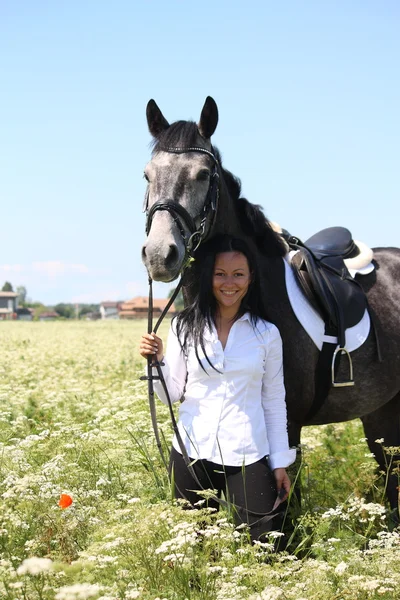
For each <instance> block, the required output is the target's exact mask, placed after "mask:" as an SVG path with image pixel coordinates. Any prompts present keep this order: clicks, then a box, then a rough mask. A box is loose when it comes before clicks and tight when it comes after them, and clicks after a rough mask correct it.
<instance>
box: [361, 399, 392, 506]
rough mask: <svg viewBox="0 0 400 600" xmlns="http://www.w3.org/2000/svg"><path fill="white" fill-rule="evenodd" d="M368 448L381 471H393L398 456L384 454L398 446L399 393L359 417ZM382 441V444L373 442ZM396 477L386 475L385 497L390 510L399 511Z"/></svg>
mask: <svg viewBox="0 0 400 600" xmlns="http://www.w3.org/2000/svg"><path fill="white" fill-rule="evenodd" d="M361 421H362V423H363V426H364V431H365V436H366V438H367V441H368V447H369V449H370V451H371V452H373V454H374V456H375V460H376V461H377V463H378V465H379V467H380V468H381V470H382V471H385V472H387V471H388V469H390V468H391V469H393V468H394V467H395V466H396V462H395V461H398V460H400V454H398V453H397V454H395V455H394V456H391V455H388V454H386V453H385V447H389V446H395V447H397V448H398V447H399V446H400V392H399V393H398V394H396V396H395V397H394V398H393V399H392V400H391V401H390V402H388V404H385V405H384V406H381V408H378V410H375V411H374V412H372V413H369V414H368V415H365V416H364V417H361ZM381 439H383V443H378V442H376V441H375V440H381ZM398 485H399V480H398V475H394V474H388V478H387V487H386V495H387V498H388V500H389V503H390V506H391V508H392V509H397V511H398V510H399V492H398V489H397V488H398Z"/></svg>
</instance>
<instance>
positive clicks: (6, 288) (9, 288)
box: [1, 281, 14, 292]
mask: <svg viewBox="0 0 400 600" xmlns="http://www.w3.org/2000/svg"><path fill="white" fill-rule="evenodd" d="M1 291H2V292H13V291H14V290H13V286H12V285H11V283H10V282H9V281H6V282H5V284H4V285H3V287H2V288H1Z"/></svg>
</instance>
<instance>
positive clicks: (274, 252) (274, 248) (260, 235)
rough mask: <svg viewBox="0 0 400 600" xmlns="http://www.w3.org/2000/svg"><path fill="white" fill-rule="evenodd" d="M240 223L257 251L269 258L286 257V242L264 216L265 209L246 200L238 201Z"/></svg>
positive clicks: (240, 199)
mask: <svg viewBox="0 0 400 600" xmlns="http://www.w3.org/2000/svg"><path fill="white" fill-rule="evenodd" d="M237 211H238V217H239V222H240V224H241V227H242V229H243V232H244V233H245V235H247V236H249V237H250V238H252V239H253V241H254V242H255V244H256V246H257V249H258V250H259V251H260V252H261V253H262V254H263V255H264V256H268V257H269V258H274V257H278V256H285V254H286V252H287V248H286V245H285V242H284V241H283V239H282V238H281V236H280V235H279V234H277V233H276V232H275V231H274V230H273V229H272V226H271V223H270V222H269V221H268V219H267V217H266V216H265V215H264V212H263V209H262V207H261V206H259V205H258V204H252V203H251V202H249V201H248V200H246V198H239V199H238V200H237Z"/></svg>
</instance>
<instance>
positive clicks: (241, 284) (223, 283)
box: [213, 252, 251, 316]
mask: <svg viewBox="0 0 400 600" xmlns="http://www.w3.org/2000/svg"><path fill="white" fill-rule="evenodd" d="M250 282H251V274H250V269H249V263H248V261H247V258H246V257H245V255H244V254H242V253H241V252H221V253H220V254H217V257H216V259H215V265H214V275H213V294H214V297H215V299H216V301H217V304H218V308H219V310H220V312H225V313H226V311H227V310H228V311H229V313H231V312H232V313H233V314H232V315H227V316H234V315H235V314H236V313H237V311H238V310H239V308H240V304H241V302H242V300H243V298H244V296H245V295H246V294H247V290H248V289H249V285H250Z"/></svg>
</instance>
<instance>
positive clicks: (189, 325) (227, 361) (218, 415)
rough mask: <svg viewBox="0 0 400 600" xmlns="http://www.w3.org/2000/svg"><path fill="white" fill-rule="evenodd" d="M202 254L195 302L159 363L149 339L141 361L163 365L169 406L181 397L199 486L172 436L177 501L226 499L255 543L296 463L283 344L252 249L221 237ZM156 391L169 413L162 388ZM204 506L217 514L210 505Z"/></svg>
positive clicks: (159, 351) (183, 431) (182, 424)
mask: <svg viewBox="0 0 400 600" xmlns="http://www.w3.org/2000/svg"><path fill="white" fill-rule="evenodd" d="M201 253H202V256H201V257H200V258H196V261H195V263H194V265H195V266H194V267H192V269H193V270H194V273H193V274H194V276H195V279H196V280H197V281H198V290H199V291H198V294H197V295H196V299H195V301H194V303H193V304H192V305H191V306H189V307H187V308H185V309H184V310H183V311H182V312H181V313H180V314H179V315H178V316H177V317H175V318H174V319H173V321H172V323H171V328H170V332H169V335H168V343H167V351H166V354H165V357H164V345H163V342H162V340H161V338H159V337H158V336H156V335H155V334H145V335H143V337H142V339H141V343H140V353H141V355H142V356H143V357H147V356H149V355H151V356H154V357H156V359H157V360H158V361H159V362H161V361H162V362H163V366H162V370H163V375H164V379H165V382H166V384H167V388H168V391H169V395H170V398H171V401H172V402H176V401H178V400H180V399H181V398H182V396H183V395H184V401H183V402H182V404H181V405H180V408H179V421H178V429H179V433H180V435H181V438H182V440H183V443H184V445H185V448H186V451H187V453H188V455H189V457H190V458H191V461H192V463H193V469H194V471H195V473H196V476H197V481H196V479H195V478H193V477H192V475H191V473H190V471H189V469H188V468H187V466H186V463H185V461H184V459H183V456H182V454H181V451H180V448H179V443H178V441H177V439H176V436H175V437H174V440H173V447H172V451H171V459H170V469H171V471H172V470H173V481H174V485H175V496H176V497H178V498H186V499H187V500H188V501H189V502H190V503H191V504H192V505H195V504H196V503H197V502H199V500H201V498H202V496H201V494H197V492H196V490H198V491H200V490H201V489H209V488H212V489H216V490H217V491H218V494H221V492H222V491H223V492H224V494H225V497H226V498H227V499H228V500H229V502H230V503H231V504H232V505H233V506H234V507H236V508H237V510H236V511H235V512H236V521H237V522H239V523H240V522H247V523H248V524H249V525H250V535H251V537H252V539H253V540H255V539H258V538H260V536H261V535H262V534H263V533H265V532H266V531H267V530H268V529H269V528H270V527H269V525H270V524H269V522H268V523H266V522H265V520H264V521H263V520H262V519H260V515H262V514H266V513H269V512H270V511H271V510H272V508H273V506H274V504H275V501H276V498H277V492H279V498H280V499H281V500H285V499H286V498H287V496H288V494H289V490H290V480H289V477H288V475H287V473H286V470H285V468H286V467H287V466H289V465H290V464H291V463H292V462H294V460H295V456H296V452H295V450H291V449H289V445H288V436H287V420H286V405H285V389H284V383H283V367H282V341H281V337H280V334H279V331H278V329H277V328H276V327H275V325H273V324H272V323H270V322H268V321H267V320H265V311H264V309H263V307H262V302H261V294H260V288H259V278H258V272H257V266H256V261H255V260H254V258H253V256H252V255H251V252H250V250H249V248H248V246H247V245H246V244H245V243H244V242H243V241H241V240H239V239H235V238H232V237H230V236H218V237H216V238H214V239H213V240H212V241H211V242H209V243H207V244H203V245H202V246H201ZM154 387H155V390H156V392H157V394H158V396H159V397H160V399H161V400H162V401H163V402H164V403H167V399H166V397H165V393H164V391H163V388H162V386H161V384H160V382H157V381H155V382H154ZM193 461H194V462H193ZM199 483H200V484H201V487H200V486H199ZM208 504H209V506H215V507H218V503H217V502H216V501H215V500H214V501H213V500H210V501H209V503H208Z"/></svg>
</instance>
